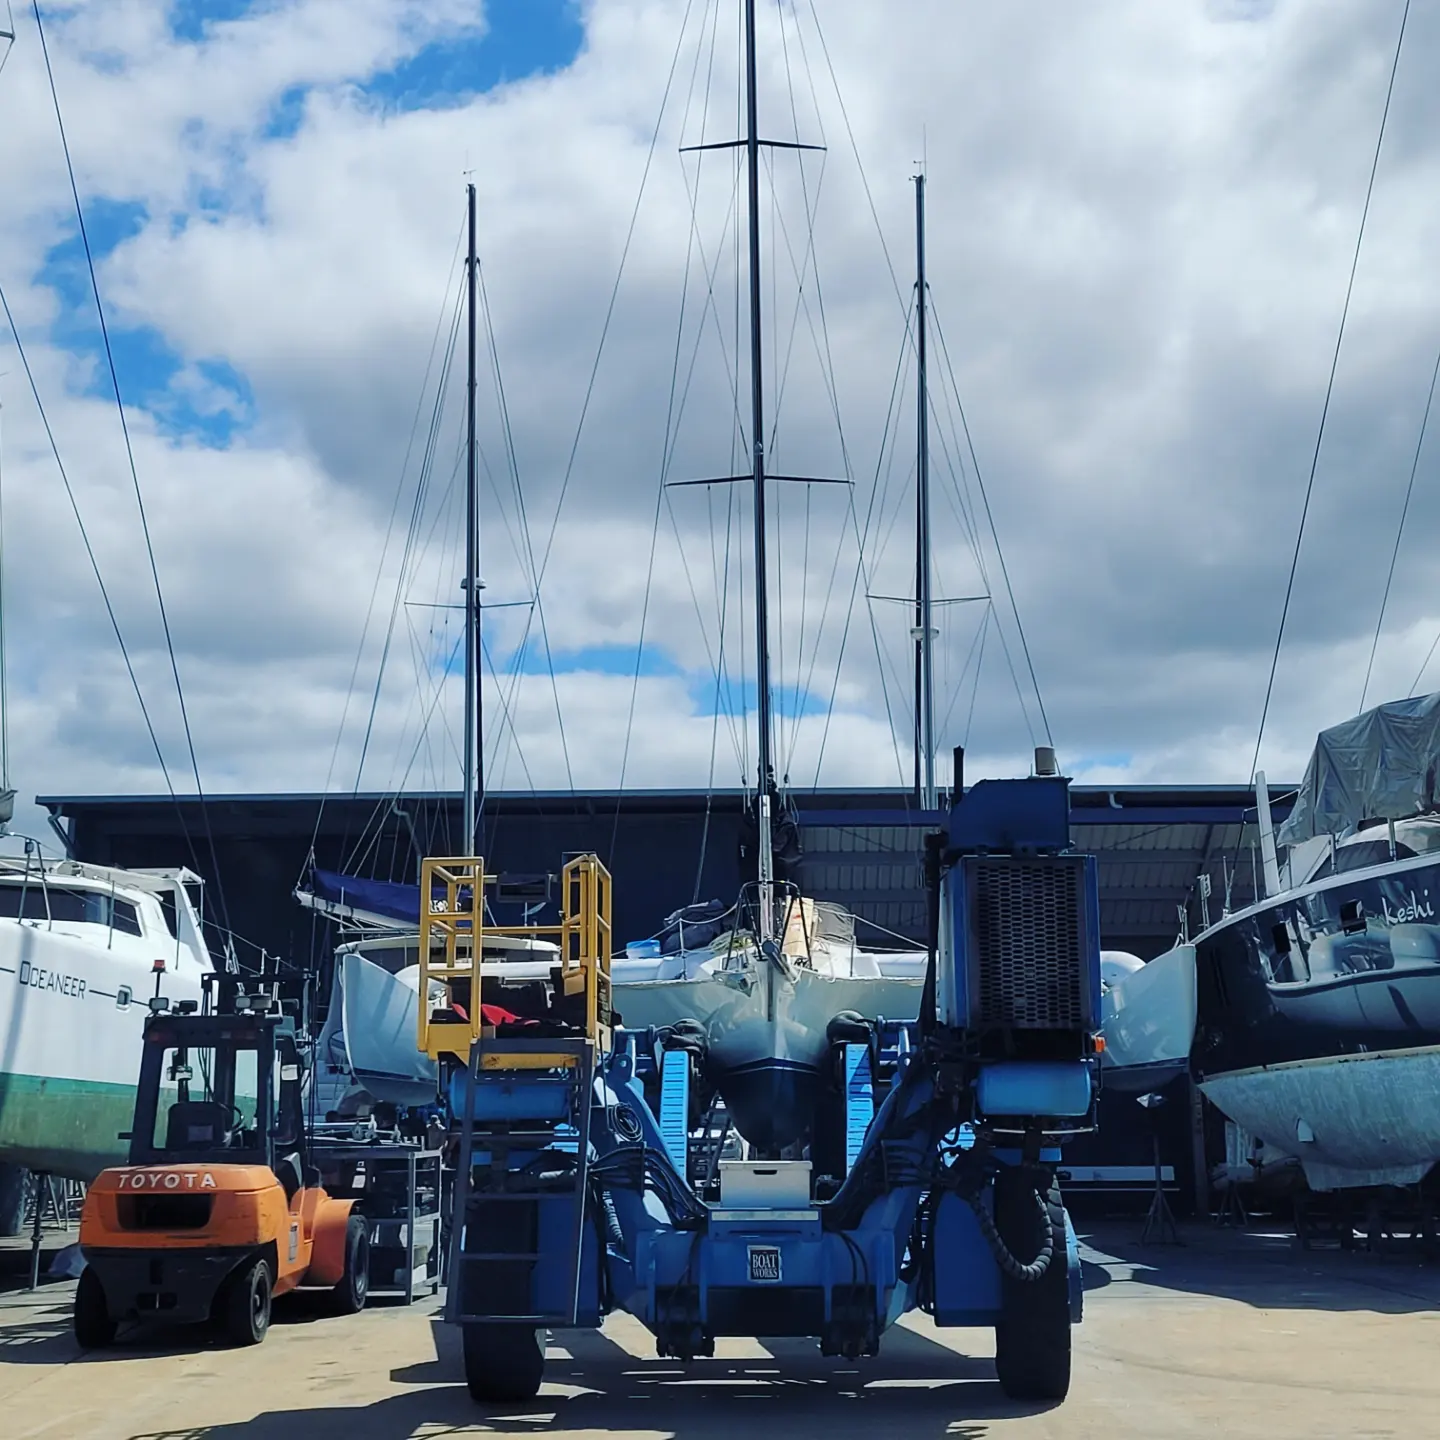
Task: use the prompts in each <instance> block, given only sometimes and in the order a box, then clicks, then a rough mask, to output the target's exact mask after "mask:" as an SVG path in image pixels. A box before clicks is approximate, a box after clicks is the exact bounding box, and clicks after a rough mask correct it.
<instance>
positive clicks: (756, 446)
mask: <svg viewBox="0 0 1440 1440" xmlns="http://www.w3.org/2000/svg"><path fill="white" fill-rule="evenodd" d="M757 110H758V101H757V98H756V82H755V0H745V161H746V171H747V174H746V182H747V190H746V201H747V204H746V209H747V212H748V213H747V216H746V219H747V221H748V222H749V231H750V445H751V475H752V478H753V482H754V494H755V500H754V511H755V711H756V715H755V719H756V729H757V731H758V745H757V747H756V749H757V763H758V776H757V780H758V783H757V787H756V791H755V816H756V821H757V825H756V829H757V831H758V835H757V848H758V852H759V854H758V860H759V872H758V873H759V880H760V886H761V891H760V917H761V918H760V924H761V930H762V935H761V938H762V939H769V938H770V936H769V933H768V931H769V928H770V925H771V922H772V919H773V917H772V915H771V905H770V895H771V890H770V887H771V884H772V882H773V881H774V878H775V856H774V852H773V849H772V839H771V833H772V824H773V819H774V817H773V816H772V815H771V813H770V804H771V796H772V795H773V794H774V791H775V766H774V760H773V758H772V755H771V721H770V700H771V696H770V614H769V603H768V599H769V597H768V594H767V592H768V589H769V570H768V567H767V560H766V555H765V374H764V368H763V353H764V352H763V344H762V339H763V337H762V335H761V331H760V320H761V316H760V279H761V277H760V129H759V122H758V119H757Z"/></svg>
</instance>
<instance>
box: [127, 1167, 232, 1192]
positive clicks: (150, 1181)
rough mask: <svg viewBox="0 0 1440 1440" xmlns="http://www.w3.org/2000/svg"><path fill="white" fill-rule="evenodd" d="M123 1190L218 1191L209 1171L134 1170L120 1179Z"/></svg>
mask: <svg viewBox="0 0 1440 1440" xmlns="http://www.w3.org/2000/svg"><path fill="white" fill-rule="evenodd" d="M120 1188H121V1189H122V1190H218V1189H219V1188H220V1187H219V1186H218V1185H216V1183H215V1177H214V1175H212V1174H211V1173H210V1171H208V1170H203V1171H199V1172H197V1171H194V1170H185V1171H179V1170H134V1171H131V1173H130V1174H128V1175H122V1176H121V1177H120Z"/></svg>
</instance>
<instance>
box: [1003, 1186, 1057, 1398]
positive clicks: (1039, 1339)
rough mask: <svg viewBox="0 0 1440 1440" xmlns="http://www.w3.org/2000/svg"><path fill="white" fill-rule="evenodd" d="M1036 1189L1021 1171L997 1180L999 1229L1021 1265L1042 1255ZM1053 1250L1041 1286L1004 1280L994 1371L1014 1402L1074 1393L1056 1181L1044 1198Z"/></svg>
mask: <svg viewBox="0 0 1440 1440" xmlns="http://www.w3.org/2000/svg"><path fill="white" fill-rule="evenodd" d="M1035 1193H1036V1191H1035V1184H1034V1181H1033V1179H1032V1177H1031V1175H1030V1174H1027V1173H1026V1172H1025V1171H1022V1170H1020V1169H1018V1168H1005V1169H1002V1170H1001V1172H1000V1174H999V1175H998V1176H996V1179H995V1226H996V1229H997V1230H999V1232H1000V1236H1001V1238H1002V1239H1003V1240H1004V1241H1005V1245H1006V1247H1007V1248H1008V1249H1009V1250H1010V1251H1011V1253H1012V1254H1013V1255H1015V1257H1016V1258H1017V1259H1018V1260H1020V1261H1021V1262H1022V1263H1028V1262H1029V1261H1030V1260H1032V1259H1034V1257H1035V1256H1036V1255H1038V1254H1039V1252H1040V1234H1039V1230H1040V1226H1039V1223H1038V1220H1039V1216H1038V1210H1037V1206H1036V1204H1035ZM1045 1209H1046V1213H1047V1215H1048V1217H1049V1222H1050V1229H1051V1234H1052V1237H1053V1240H1054V1245H1055V1250H1054V1255H1053V1257H1052V1259H1051V1261H1050V1264H1049V1266H1048V1268H1047V1269H1046V1271H1045V1273H1044V1274H1043V1275H1042V1276H1041V1277H1040V1278H1039V1279H1038V1280H1031V1281H1023V1280H1016V1279H1014V1278H1013V1277H1011V1276H1010V1275H1006V1274H1004V1273H1002V1275H1001V1278H1000V1295H1001V1299H1000V1320H999V1322H998V1323H997V1324H996V1326H995V1371H996V1374H997V1375H998V1376H999V1379H1000V1388H1001V1389H1002V1390H1003V1391H1004V1392H1005V1394H1006V1395H1007V1396H1008V1397H1009V1398H1010V1399H1011V1400H1026V1401H1057V1400H1063V1399H1064V1398H1065V1396H1066V1395H1067V1394H1068V1393H1069V1390H1070V1328H1071V1327H1070V1287H1069V1276H1068V1274H1067V1273H1066V1267H1067V1263H1068V1262H1067V1259H1066V1252H1065V1210H1064V1207H1063V1206H1062V1205H1061V1202H1060V1187H1059V1186H1058V1185H1057V1184H1056V1183H1055V1182H1054V1181H1053V1180H1052V1181H1051V1182H1050V1188H1049V1191H1048V1193H1047V1194H1046V1195H1045Z"/></svg>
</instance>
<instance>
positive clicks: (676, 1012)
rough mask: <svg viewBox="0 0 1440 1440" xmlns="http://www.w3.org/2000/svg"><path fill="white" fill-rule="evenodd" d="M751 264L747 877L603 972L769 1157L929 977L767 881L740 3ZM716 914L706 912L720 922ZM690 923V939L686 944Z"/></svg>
mask: <svg viewBox="0 0 1440 1440" xmlns="http://www.w3.org/2000/svg"><path fill="white" fill-rule="evenodd" d="M744 34H745V47H744V72H745V76H744V78H745V106H744V108H745V115H746V134H745V136H744V137H743V138H742V139H741V140H740V141H739V142H737V148H738V149H740V150H742V151H743V153H744V155H745V160H746V181H747V225H748V254H749V266H748V268H749V321H750V323H749V340H750V435H751V437H752V454H751V470H750V473H749V474H748V475H745V476H740V477H736V478H737V479H739V480H740V481H742V482H744V483H748V485H749V487H750V489H751V493H752V497H753V499H752V514H753V528H754V541H753V544H754V550H753V555H754V565H753V573H754V585H755V597H754V612H755V656H756V714H755V739H756V741H757V754H758V764H757V768H756V772H755V782H754V786H755V788H754V790H753V792H752V796H751V806H750V813H751V824H752V826H753V831H754V834H755V842H756V843H755V855H756V862H757V863H756V871H757V873H756V878H755V880H754V881H753V882H752V883H749V884H747V885H746V886H745V888H744V890H743V892H742V894H741V895H740V897H739V898H738V900H737V901H736V903H735V904H734V906H732V907H729V908H728V909H727V908H726V907H723V906H719V905H715V906H712V907H710V912H709V913H706V914H703V915H695V914H693V913H691V914H689V915H688V916H687V913H686V912H680V913H679V914H678V915H676V916H673V917H672V918H671V923H670V924H669V925H668V926H667V928H666V930H665V931H664V932H662V934H661V936H659V937H657V939H656V941H655V942H652V943H651V944H649V945H641V946H632V947H629V949H628V950H627V953H626V955H624V956H617V957H616V958H615V959H614V960H613V961H612V964H611V979H612V982H613V985H614V994H615V1008H616V1010H617V1012H618V1014H619V1016H620V1018H621V1020H622V1021H623V1023H624V1024H625V1026H626V1027H627V1028H628V1029H632V1030H633V1029H638V1028H644V1027H649V1026H654V1027H657V1028H658V1027H670V1028H671V1029H672V1030H673V1029H674V1028H675V1027H681V1028H683V1030H684V1031H685V1032H686V1033H687V1034H688V1035H689V1036H692V1037H696V1039H697V1040H698V1038H699V1037H703V1042H702V1043H703V1049H704V1070H705V1074H706V1076H707V1078H708V1079H709V1080H710V1081H711V1082H712V1083H713V1084H714V1085H715V1087H716V1089H717V1090H718V1092H719V1095H720V1097H721V1099H722V1100H723V1101H724V1105H725V1108H726V1111H727V1112H728V1115H729V1118H730V1121H731V1123H732V1124H733V1125H734V1127H735V1129H736V1130H737V1131H738V1132H739V1134H740V1135H741V1136H742V1137H743V1138H744V1140H745V1141H746V1142H747V1143H748V1145H749V1146H750V1148H751V1151H752V1153H754V1154H756V1155H759V1156H762V1157H763V1156H775V1155H778V1154H779V1153H780V1152H782V1151H784V1150H786V1149H787V1147H792V1146H796V1145H803V1144H804V1143H805V1142H806V1141H807V1140H808V1139H809V1138H810V1136H811V1133H812V1129H813V1125H814V1120H815V1113H816V1105H817V1100H818V1099H819V1096H820V1092H821V1088H822V1085H823V1076H824V1071H825V1065H826V1061H827V1057H828V1055H829V1052H830V1049H831V1046H832V1043H834V1042H835V1040H836V1039H837V1038H838V1037H839V1035H840V1034H841V1033H842V1032H843V1033H845V1034H847V1035H850V1036H852V1037H853V1034H854V1033H855V1032H854V1026H855V1025H856V1024H857V1023H858V1024H862V1025H863V1024H864V1023H866V1022H871V1021H877V1020H880V1019H887V1020H913V1019H914V1018H915V1016H916V1015H917V1014H918V1011H919V1005H920V995H921V989H922V986H923V982H924V973H925V962H926V956H925V953H924V952H923V951H921V950H918V949H917V950H893V951H888V952H873V951H869V950H865V949H862V948H861V947H860V946H859V945H858V944H857V942H856V939H855V920H854V917H853V916H852V915H850V914H848V913H846V912H845V911H844V910H843V909H841V908H840V907H839V906H835V905H828V904H824V903H820V902H817V901H815V900H813V899H810V898H808V897H805V896H803V895H802V894H801V893H800V891H799V889H798V888H797V887H796V886H795V885H794V884H793V883H790V882H789V881H788V880H786V879H784V878H783V876H782V875H779V874H777V868H779V867H777V863H776V859H777V851H779V850H781V849H782V842H786V841H790V839H791V837H789V836H787V835H785V834H784V833H783V832H784V831H785V830H786V828H787V827H788V826H789V825H790V824H791V823H792V822H791V821H790V819H789V817H788V816H787V815H786V814H785V808H784V797H783V796H782V795H781V793H780V790H779V787H778V786H777V784H776V776H775V770H774V764H773V760H772V753H773V721H772V684H771V677H770V639H771V637H770V626H769V597H768V593H767V592H768V585H769V569H768V561H767V555H766V539H767V536H766V518H765V517H766V499H767V472H766V455H765V436H766V434H767V429H766V410H765V389H764V363H763V359H764V335H763V330H762V324H761V320H762V315H761V299H762V289H761V268H760V255H761V245H760V195H759V181H760V150H761V148H762V147H764V146H766V145H767V144H768V142H766V141H764V140H762V139H761V138H760V131H759V126H758V119H757V109H758V106H757V94H756V90H757V87H756V54H755V4H754V0H744ZM924 184H925V182H924V176H923V175H922V176H919V177H917V183H916V221H917V224H916V233H917V270H918V275H917V296H918V301H917V322H918V330H917V343H918V359H919V385H918V407H917V408H918V417H917V447H918V453H917V470H918V475H919V485H918V487H917V516H916V546H917V564H916V622H915V632H914V633H915V640H916V696H915V720H916V732H915V742H916V743H915V754H916V791H917V794H916V799H917V800H918V802H919V808H920V809H921V810H922V811H923V810H934V809H935V808H936V790H935V774H934V707H933V686H932V680H931V673H932V671H931V663H930V662H931V641H932V638H933V634H934V632H933V628H932V625H931V586H930V560H929V492H928V414H927V409H928V398H929V397H928V394H927V390H926V384H925V324H926V310H925V295H926V291H925V274H924V260H925V248H924V196H925V189H924ZM716 912H718V913H716ZM687 919H688V920H689V921H690V924H689V926H688V928H689V931H690V935H689V937H688V938H687V935H686V929H687Z"/></svg>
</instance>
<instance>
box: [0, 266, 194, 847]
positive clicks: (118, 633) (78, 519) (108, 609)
mask: <svg viewBox="0 0 1440 1440" xmlns="http://www.w3.org/2000/svg"><path fill="white" fill-rule="evenodd" d="M0 309H3V310H4V312H5V320H6V323H7V324H8V325H9V327H10V334H11V336H12V337H13V338H14V341H15V349H16V352H17V353H18V354H19V356H20V365H21V368H22V369H23V370H24V371H25V379H26V380H27V381H28V382H29V385H30V394H31V396H32V397H33V398H34V401H35V408H36V409H37V410H38V411H39V412H40V423H41V424H42V425H43V426H44V427H45V438H46V439H47V440H48V441H49V443H50V453H51V455H53V456H54V457H55V468H56V469H57V470H58V471H59V472H60V482H61V484H62V485H63V486H64V487H65V498H66V499H67V500H68V501H69V502H70V510H71V513H72V514H73V515H74V516H75V524H76V526H77V527H78V528H79V530H80V541H81V543H82V544H83V545H84V547H85V555H86V558H87V559H88V560H89V561H90V570H91V573H92V574H93V575H94V576H95V583H96V585H97V586H99V589H100V599H101V601H102V602H103V604H104V606H105V614H106V616H107V617H108V618H109V621H110V628H111V630H112V631H113V632H114V635H115V641H116V644H118V645H119V647H120V658H121V659H122V660H123V661H124V663H125V673H126V674H127V675H128V676H129V677H130V686H131V689H133V690H134V692H135V699H136V701H137V702H138V703H139V706H140V715H141V718H142V719H143V720H144V721H145V729H146V732H147V733H148V734H149V736H150V744H151V746H152V748H153V749H154V751H155V759H156V761H157V762H158V763H159V766H160V774H161V775H162V776H163V777H164V780H165V788H166V790H168V791H169V793H170V798H171V800H172V801H173V802H174V804H175V815H176V818H177V820H178V821H179V824H180V833H181V834H182V835H183V836H184V838H185V844H186V847H187V848H188V849H189V851H190V858H191V859H192V860H193V861H194V862H195V864H196V865H197V866H198V865H199V863H200V859H199V856H198V855H197V854H196V852H195V842H194V839H193V837H192V836H191V834H190V828H189V826H188V825H187V824H186V821H185V811H184V809H183V807H182V806H181V804H180V797H179V795H178V793H177V792H176V790H175V785H174V781H173V779H172V778H171V775H170V767H169V766H168V765H167V764H166V762H165V752H164V750H163V749H162V748H161V746H160V737H159V735H158V734H157V733H156V730H155V722H154V720H153V718H152V717H151V714H150V707H149V706H148V705H147V704H146V703H145V695H144V692H143V691H142V690H141V688H140V677H139V676H138V675H137V674H136V671H135V662H134V660H133V659H132V658H131V656H130V647H129V646H128V645H127V644H126V643H125V635H124V632H123V631H122V630H121V628H120V620H119V617H118V616H117V615H116V613H115V606H114V603H113V602H112V601H111V599H110V590H109V587H108V586H107V585H106V584H105V577H104V575H103V574H102V573H101V570H100V561H99V559H98V557H97V556H96V554H95V547H94V546H93V545H92V544H91V542H90V532H89V531H88V530H87V529H86V526H85V519H84V516H82V515H81V513H80V502H79V500H78V499H77V498H76V495H75V489H74V487H73V486H72V485H71V483H70V475H69V472H68V471H67V470H66V468H65V462H64V460H63V459H62V458H61V456H60V446H59V444H58V442H57V441H56V439H55V432H54V430H53V429H51V426H50V416H49V413H48V412H47V411H46V409H45V402H44V401H43V400H42V399H41V398H40V389H39V386H38V385H37V384H36V383H35V374H34V371H32V370H31V368H30V357H29V355H27V354H26V351H25V343H24V341H22V340H21V339H20V331H19V329H18V327H17V326H16V324H15V316H14V315H13V314H12V313H11V310H10V302H9V300H8V299H7V298H6V295H5V287H4V286H3V285H0Z"/></svg>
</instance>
